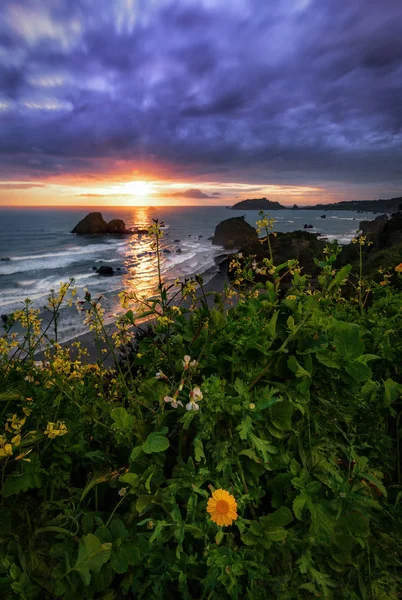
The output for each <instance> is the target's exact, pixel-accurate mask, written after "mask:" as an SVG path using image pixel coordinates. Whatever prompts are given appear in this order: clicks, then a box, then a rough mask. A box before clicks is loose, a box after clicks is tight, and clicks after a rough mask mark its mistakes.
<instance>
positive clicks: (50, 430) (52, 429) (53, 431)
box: [43, 421, 68, 440]
mask: <svg viewBox="0 0 402 600" xmlns="http://www.w3.org/2000/svg"><path fill="white" fill-rule="evenodd" d="M43 433H44V434H45V435H47V437H48V438H49V439H50V440H53V439H54V438H55V437H58V436H61V435H66V433H68V431H67V427H66V425H65V423H63V422H62V421H57V423H52V422H49V423H48V424H47V427H46V429H45V431H44V432H43Z"/></svg>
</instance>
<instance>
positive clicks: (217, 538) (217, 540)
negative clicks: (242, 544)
mask: <svg viewBox="0 0 402 600" xmlns="http://www.w3.org/2000/svg"><path fill="white" fill-rule="evenodd" d="M223 536H224V533H223V531H222V529H219V531H218V533H217V534H216V536H215V544H216V545H217V546H219V544H220V543H221V541H222V540H223Z"/></svg>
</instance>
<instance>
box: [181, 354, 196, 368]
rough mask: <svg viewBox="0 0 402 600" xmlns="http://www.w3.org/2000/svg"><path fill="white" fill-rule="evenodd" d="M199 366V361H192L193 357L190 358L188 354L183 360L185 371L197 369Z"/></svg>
mask: <svg viewBox="0 0 402 600" xmlns="http://www.w3.org/2000/svg"><path fill="white" fill-rule="evenodd" d="M196 366H197V361H196V360H191V356H189V355H188V354H186V356H185V357H184V358H183V369H184V370H185V371H187V369H188V368H189V367H196Z"/></svg>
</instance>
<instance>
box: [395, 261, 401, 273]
mask: <svg viewBox="0 0 402 600" xmlns="http://www.w3.org/2000/svg"><path fill="white" fill-rule="evenodd" d="M395 271H396V272H397V273H402V263H399V265H396V267H395Z"/></svg>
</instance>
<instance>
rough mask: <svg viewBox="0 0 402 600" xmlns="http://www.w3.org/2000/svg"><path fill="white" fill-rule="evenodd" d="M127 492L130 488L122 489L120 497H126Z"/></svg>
mask: <svg viewBox="0 0 402 600" xmlns="http://www.w3.org/2000/svg"><path fill="white" fill-rule="evenodd" d="M127 490H128V488H126V487H125V488H121V490H119V496H125V495H126V494H127Z"/></svg>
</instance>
